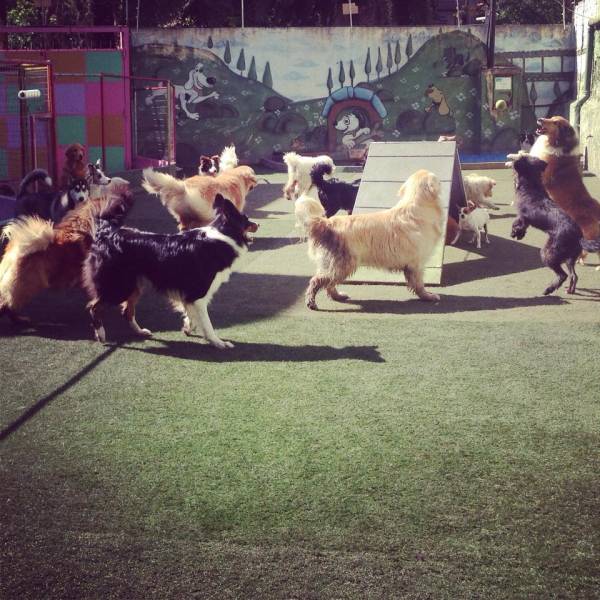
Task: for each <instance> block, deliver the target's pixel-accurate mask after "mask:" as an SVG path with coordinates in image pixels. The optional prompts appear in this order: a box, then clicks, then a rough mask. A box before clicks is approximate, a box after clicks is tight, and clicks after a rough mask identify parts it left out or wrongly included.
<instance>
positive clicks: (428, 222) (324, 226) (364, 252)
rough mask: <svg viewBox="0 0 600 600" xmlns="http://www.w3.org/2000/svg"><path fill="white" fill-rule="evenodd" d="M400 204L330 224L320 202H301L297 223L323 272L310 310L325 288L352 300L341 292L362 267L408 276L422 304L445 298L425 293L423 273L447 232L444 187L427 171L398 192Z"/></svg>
mask: <svg viewBox="0 0 600 600" xmlns="http://www.w3.org/2000/svg"><path fill="white" fill-rule="evenodd" d="M398 196H399V197H400V200H399V202H398V203H397V204H396V206H394V207H393V208H390V209H388V210H384V211H381V212H376V213H370V214H357V215H347V216H345V215H337V216H334V217H331V218H329V219H326V218H325V216H324V210H323V207H322V206H321V204H320V203H319V202H317V201H316V200H314V199H313V198H310V197H308V196H306V195H304V196H301V197H300V198H298V200H297V201H296V206H295V213H296V218H297V220H298V222H299V224H300V225H301V226H303V227H304V229H305V231H306V234H307V236H308V252H309V256H310V258H311V259H312V260H313V261H314V262H315V263H316V265H317V272H316V273H315V275H314V277H313V278H312V279H311V280H310V284H309V286H308V289H307V290H306V306H308V308H310V309H312V310H316V309H317V303H316V301H315V296H316V294H317V292H318V291H319V290H321V289H322V288H325V289H326V290H327V293H328V295H329V297H330V298H332V299H333V300H337V301H340V302H343V301H345V300H347V299H348V296H346V295H344V294H340V293H339V292H338V290H337V288H336V286H337V285H338V284H339V283H341V282H342V281H344V280H345V279H347V278H348V277H349V276H350V275H352V273H354V272H355V271H356V269H357V268H358V267H359V266H368V267H376V268H379V269H386V270H389V271H403V272H404V275H405V277H406V281H407V284H408V287H409V289H411V290H413V291H414V292H415V293H416V294H417V296H418V297H419V298H421V300H428V301H432V302H437V301H438V300H439V299H440V298H439V296H438V295H437V294H432V293H431V292H428V291H427V290H426V289H425V285H424V283H423V271H424V268H425V263H426V262H427V260H428V259H429V257H430V256H431V253H432V252H433V249H434V247H435V246H436V244H437V243H438V242H439V241H440V239H441V237H442V230H443V211H442V206H441V203H440V181H439V179H438V178H437V177H436V176H435V175H434V174H433V173H431V172H429V171H426V170H424V169H422V170H420V171H417V172H416V173H414V174H413V175H411V176H410V177H409V178H408V180H407V181H406V182H405V183H404V184H403V185H402V187H401V188H400V190H399V192H398Z"/></svg>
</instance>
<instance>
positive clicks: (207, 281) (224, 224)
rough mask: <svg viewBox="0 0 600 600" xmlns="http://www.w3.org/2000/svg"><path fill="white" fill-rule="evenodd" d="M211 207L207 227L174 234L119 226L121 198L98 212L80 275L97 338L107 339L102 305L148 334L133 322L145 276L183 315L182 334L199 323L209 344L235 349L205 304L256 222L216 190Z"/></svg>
mask: <svg viewBox="0 0 600 600" xmlns="http://www.w3.org/2000/svg"><path fill="white" fill-rule="evenodd" d="M214 209H215V211H216V218H215V219H214V221H213V222H212V223H211V224H210V225H209V226H207V227H200V228H197V229H190V230H188V231H183V232H181V233H173V234H158V233H149V232H144V231H138V230H137V229H130V228H127V227H122V228H121V227H119V215H120V214H121V213H122V212H123V210H125V207H124V206H123V203H122V202H114V203H112V204H111V205H109V206H108V208H107V209H106V210H105V211H104V212H103V213H101V214H100V217H99V219H98V226H97V230H96V235H95V239H94V243H93V245H92V248H91V250H90V255H89V257H88V259H87V260H86V262H85V265H84V275H83V280H84V285H85V287H86V289H87V291H88V293H89V295H90V298H91V300H90V302H89V304H88V309H89V311H90V315H91V317H92V324H93V326H94V330H95V334H96V339H97V340H98V341H100V342H104V341H105V340H106V334H105V331H104V327H103V325H102V320H101V316H100V312H101V308H102V305H103V304H113V305H116V304H121V306H122V312H123V316H124V317H125V319H126V320H127V321H128V322H129V325H130V326H131V328H132V329H133V331H134V332H135V333H136V334H137V335H140V336H142V337H149V336H151V335H152V334H151V332H150V331H148V330H147V329H142V328H141V327H140V326H139V325H138V324H137V322H136V320H135V306H136V303H137V301H138V299H139V297H140V296H141V293H142V289H141V281H142V280H144V279H147V280H148V281H150V283H152V284H153V285H154V287H155V288H156V289H157V290H158V291H159V292H161V293H163V294H164V295H166V296H167V297H168V298H169V300H170V301H171V304H172V305H173V307H174V308H175V309H176V310H178V311H179V312H181V313H182V314H183V316H184V322H183V332H184V333H185V334H186V335H190V334H191V333H192V331H194V329H195V328H196V327H197V326H199V327H200V331H201V333H202V334H203V335H204V337H205V338H206V339H207V340H208V341H209V342H210V343H211V344H212V345H213V346H215V347H217V348H221V349H223V348H232V347H233V344H232V343H231V342H225V341H223V340H221V339H219V337H218V336H217V334H216V333H215V331H214V329H213V326H212V324H211V322H210V318H209V316H208V304H209V303H210V301H211V299H212V297H213V295H214V294H215V292H216V291H217V290H218V288H219V286H220V285H221V283H223V282H225V281H227V279H228V278H229V273H230V270H231V267H232V265H233V263H234V262H235V260H236V259H237V258H238V257H239V256H240V255H241V254H242V253H243V252H244V251H245V250H247V248H248V242H249V237H248V235H249V233H252V232H255V231H256V230H257V229H258V225H257V224H256V223H253V222H252V221H250V220H249V219H248V217H246V215H244V214H242V213H240V212H239V211H238V210H237V209H236V208H235V206H234V205H233V204H232V203H231V202H230V201H229V200H226V199H224V198H223V196H221V195H220V194H217V196H216V198H215V201H214Z"/></svg>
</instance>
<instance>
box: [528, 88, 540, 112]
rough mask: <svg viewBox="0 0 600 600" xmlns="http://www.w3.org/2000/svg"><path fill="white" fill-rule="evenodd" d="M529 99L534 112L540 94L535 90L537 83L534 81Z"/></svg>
mask: <svg viewBox="0 0 600 600" xmlns="http://www.w3.org/2000/svg"><path fill="white" fill-rule="evenodd" d="M529 98H530V100H531V106H532V107H533V110H534V111H535V103H536V102H537V99H538V93H537V90H536V89H535V83H534V82H533V81H532V82H531V89H530V90H529Z"/></svg>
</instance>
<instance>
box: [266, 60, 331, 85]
mask: <svg viewBox="0 0 600 600" xmlns="http://www.w3.org/2000/svg"><path fill="white" fill-rule="evenodd" d="M262 82H263V84H264V85H266V86H267V87H270V88H271V89H273V77H272V76H271V65H270V64H269V61H267V64H266V65H265V70H264V71H263V76H262ZM332 87H333V86H332Z"/></svg>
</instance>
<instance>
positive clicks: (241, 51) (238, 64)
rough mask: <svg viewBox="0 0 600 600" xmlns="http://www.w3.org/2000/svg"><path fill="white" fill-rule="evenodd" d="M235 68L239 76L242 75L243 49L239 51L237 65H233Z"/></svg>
mask: <svg viewBox="0 0 600 600" xmlns="http://www.w3.org/2000/svg"><path fill="white" fill-rule="evenodd" d="M235 68H236V69H237V70H238V71H239V72H240V75H243V74H244V71H245V70H246V57H245V56H244V49H243V48H242V49H241V50H240V56H239V58H238V61H237V64H236V65H235Z"/></svg>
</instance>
